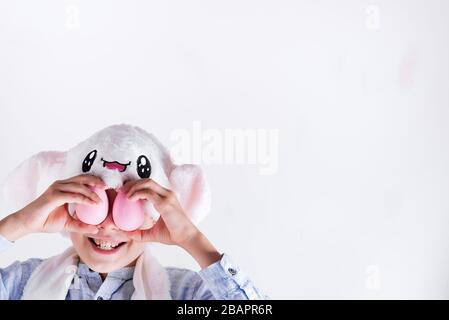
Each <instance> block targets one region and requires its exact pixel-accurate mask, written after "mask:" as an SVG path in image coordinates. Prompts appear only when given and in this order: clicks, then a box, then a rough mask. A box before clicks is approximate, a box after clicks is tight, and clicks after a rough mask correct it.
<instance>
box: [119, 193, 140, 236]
mask: <svg viewBox="0 0 449 320" xmlns="http://www.w3.org/2000/svg"><path fill="white" fill-rule="evenodd" d="M112 218H113V219H114V223H115V225H116V226H117V227H119V228H120V229H122V230H124V231H132V230H136V229H138V228H139V227H140V226H142V224H143V221H144V219H145V213H144V208H143V201H142V200H137V201H130V200H128V199H127V198H126V195H125V194H124V193H123V192H121V191H119V192H118V193H117V196H116V197H115V200H114V206H113V209H112Z"/></svg>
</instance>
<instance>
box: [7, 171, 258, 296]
mask: <svg viewBox="0 0 449 320" xmlns="http://www.w3.org/2000/svg"><path fill="white" fill-rule="evenodd" d="M90 187H99V188H103V189H106V186H105V184H104V182H103V181H102V180H101V179H100V178H98V177H96V176H93V175H89V174H83V175H79V176H76V177H73V178H70V179H66V180H61V181H56V182H54V183H53V184H52V185H51V186H50V187H49V188H48V189H47V190H46V191H45V192H44V193H43V194H42V195H41V196H40V197H39V198H37V199H36V200H35V201H33V202H31V203H30V204H28V205H27V206H25V207H24V208H22V209H21V210H19V211H17V212H15V213H13V214H11V215H9V216H7V217H6V218H5V219H3V220H1V221H0V251H2V250H5V249H6V248H7V247H9V246H11V245H12V243H13V242H14V241H17V240H18V239H20V238H22V237H24V236H25V235H28V234H31V233H37V232H46V233H54V232H68V234H69V236H70V239H71V241H72V244H73V249H74V251H75V252H76V255H77V256H78V258H79V262H78V265H77V268H76V277H75V278H76V281H77V285H76V286H73V285H72V286H70V287H69V288H68V291H67V294H66V295H65V299H67V300H75V299H97V300H103V299H111V300H128V299H131V298H132V295H133V293H134V291H135V283H134V282H133V277H134V275H135V273H134V272H135V268H136V262H137V261H138V259H139V257H140V256H141V255H142V254H143V252H144V250H145V243H146V242H160V243H164V244H168V245H178V246H180V247H181V248H183V249H184V250H186V251H187V252H188V253H189V254H190V255H191V256H192V257H193V258H194V259H195V260H196V261H197V263H198V264H199V265H200V267H201V271H199V272H198V273H196V272H193V271H190V270H185V269H179V268H165V270H166V271H167V275H168V278H169V283H170V292H169V294H170V297H171V299H199V300H207V299H263V298H266V296H264V295H263V294H262V293H261V292H260V291H259V290H258V289H257V288H256V287H255V286H254V285H253V284H252V282H251V281H250V280H249V279H248V278H247V277H246V275H245V274H243V273H242V272H241V271H240V270H239V268H238V267H237V266H236V265H234V263H233V262H232V261H231V259H230V258H229V257H228V256H227V255H226V254H220V253H219V251H217V249H215V247H214V246H213V245H212V244H211V242H210V241H209V240H208V239H207V237H206V236H205V235H204V234H203V233H201V231H200V230H199V229H198V228H197V227H196V226H195V225H194V224H193V223H192V222H191V221H190V220H189V218H188V217H187V216H186V215H185V213H184V212H183V209H182V208H181V206H180V204H179V202H178V199H177V198H176V196H175V194H174V193H173V192H172V191H170V190H168V189H166V188H164V187H162V186H160V185H159V184H157V183H156V182H155V181H154V180H152V179H150V178H147V179H141V180H137V181H127V182H126V183H125V184H124V185H123V187H122V191H123V192H124V193H125V194H126V195H127V198H128V199H129V200H130V201H137V200H139V199H141V200H151V202H152V203H153V205H154V207H155V208H156V209H157V211H158V212H159V213H160V215H161V217H160V219H159V220H158V221H157V223H156V224H155V225H154V226H153V227H152V228H150V229H145V228H144V227H143V228H142V229H139V230H136V231H130V232H125V231H122V230H120V229H119V228H117V227H116V226H115V224H114V222H113V220H112V217H111V214H112V213H111V209H110V210H109V212H108V216H107V218H106V220H105V221H103V222H102V223H101V224H100V225H96V226H94V225H87V224H84V223H82V222H81V221H79V220H78V219H76V215H75V216H74V217H72V216H71V215H70V214H69V213H68V207H67V204H68V203H78V204H96V203H98V202H99V201H101V199H100V198H99V197H98V196H97V194H95V193H94V192H92V191H91V189H90ZM106 192H107V195H108V201H109V203H110V204H112V203H113V202H114V199H115V196H116V191H115V190H113V189H107V190H106ZM109 208H112V205H109ZM144 226H145V224H144ZM44 261H45V260H41V259H29V260H27V261H25V262H15V263H14V264H12V265H11V266H9V267H7V268H5V269H0V299H2V300H5V299H10V300H13V299H14V300H15V299H21V298H25V297H24V290H25V288H26V287H27V283H28V282H29V281H30V278H32V275H33V273H34V272H36V269H37V268H38V267H39V265H40V264H42V263H43V262H44ZM48 276H49V277H51V274H49V275H48ZM73 281H75V280H73ZM38 287H39V284H38Z"/></svg>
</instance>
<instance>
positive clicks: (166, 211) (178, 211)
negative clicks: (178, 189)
mask: <svg viewBox="0 0 449 320" xmlns="http://www.w3.org/2000/svg"><path fill="white" fill-rule="evenodd" d="M122 191H123V192H124V193H125V194H126V196H127V198H128V199H129V200H131V201H137V200H148V201H150V202H151V203H152V204H153V206H154V207H155V209H156V210H157V211H158V212H159V213H160V214H161V218H160V219H159V220H158V221H157V222H156V224H155V225H154V226H153V227H152V228H151V229H148V230H136V231H131V232H128V236H129V237H130V238H131V239H133V240H137V241H155V242H161V243H164V244H175V245H182V244H183V243H185V242H187V241H188V240H190V239H191V238H193V237H194V236H195V235H196V234H197V233H198V232H199V230H198V229H197V228H196V226H195V225H194V224H193V223H192V222H191V221H190V219H189V218H188V217H187V216H186V214H185V213H184V210H183V209H182V207H181V205H180V204H179V201H178V199H177V198H176V195H175V193H174V192H173V191H171V190H168V189H166V188H164V187H162V186H160V185H159V184H157V183H156V182H155V181H154V180H152V179H141V180H135V181H128V182H126V183H125V184H124V185H123V188H122Z"/></svg>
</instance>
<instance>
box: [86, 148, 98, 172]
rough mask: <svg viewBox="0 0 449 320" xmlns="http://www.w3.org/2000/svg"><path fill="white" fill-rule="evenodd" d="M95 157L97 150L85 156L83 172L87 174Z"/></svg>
mask: <svg viewBox="0 0 449 320" xmlns="http://www.w3.org/2000/svg"><path fill="white" fill-rule="evenodd" d="M96 157H97V150H93V151H91V152H89V153H88V154H87V156H86V157H85V158H84V161H83V172H89V171H90V169H91V168H92V165H93V164H94V161H95V158H96Z"/></svg>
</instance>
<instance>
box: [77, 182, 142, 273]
mask: <svg viewBox="0 0 449 320" xmlns="http://www.w3.org/2000/svg"><path fill="white" fill-rule="evenodd" d="M106 193H107V195H108V200H109V208H110V209H109V212H108V216H107V217H106V219H105V221H103V222H102V223H101V224H100V225H99V226H98V227H99V229H100V231H99V232H98V233H97V234H95V235H87V234H80V233H74V232H72V233H70V239H71V240H72V243H73V247H74V248H75V250H76V252H77V253H78V255H79V257H80V259H81V261H82V262H83V263H85V264H87V265H88V266H89V268H91V269H92V270H94V271H96V272H99V273H108V272H111V271H113V270H116V269H120V268H123V267H126V266H132V265H134V264H135V262H136V260H137V258H138V257H139V256H140V254H141V253H142V252H143V250H144V248H145V243H142V242H136V241H132V240H130V239H129V238H128V237H127V236H126V233H125V232H124V231H122V230H120V229H119V228H117V226H116V225H115V224H114V221H113V220H112V212H111V211H112V205H113V203H114V199H115V197H116V195H117V193H116V191H115V190H113V189H109V190H106Z"/></svg>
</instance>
